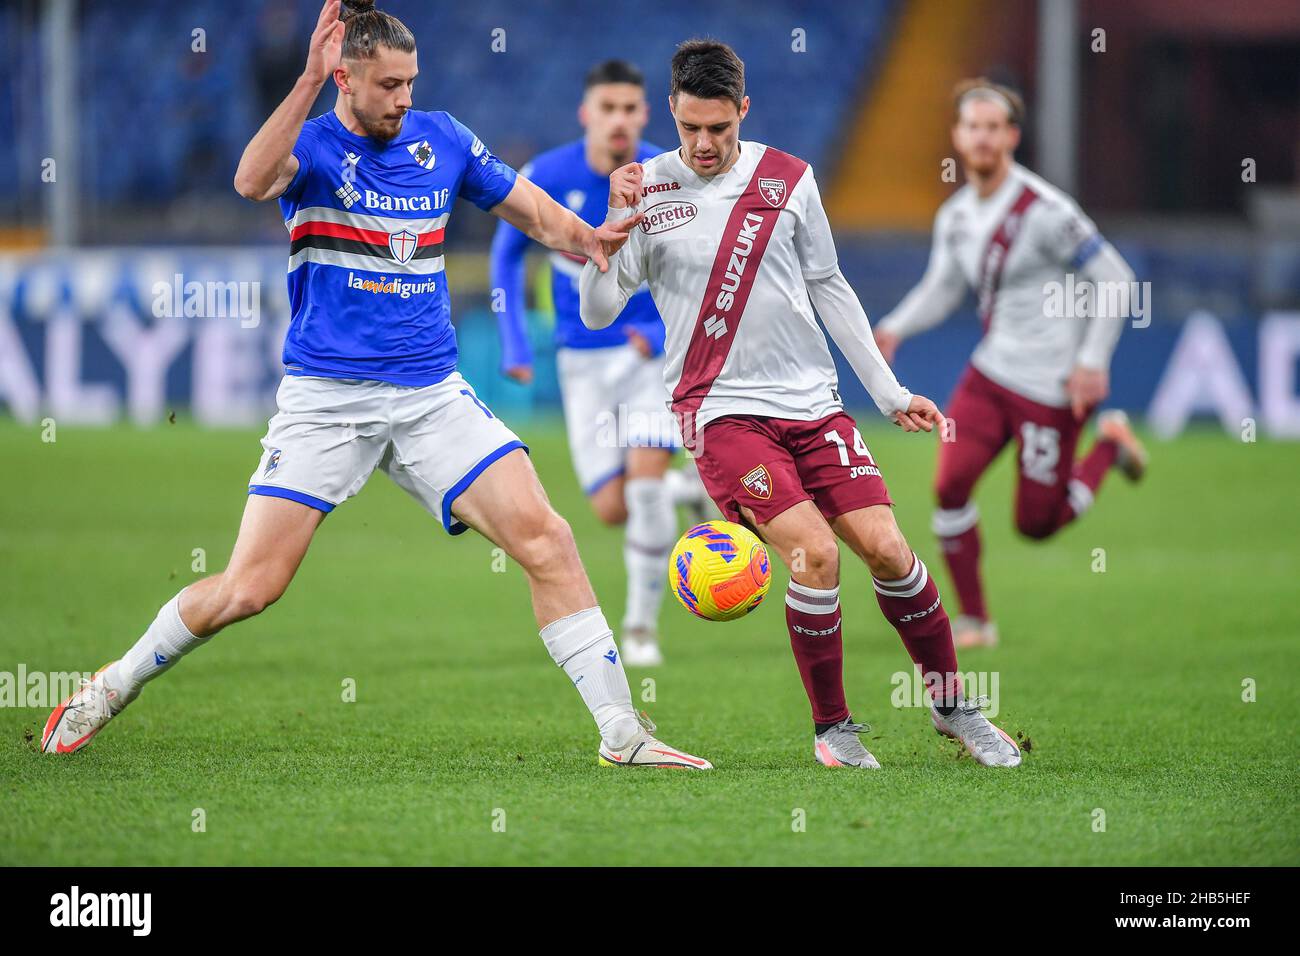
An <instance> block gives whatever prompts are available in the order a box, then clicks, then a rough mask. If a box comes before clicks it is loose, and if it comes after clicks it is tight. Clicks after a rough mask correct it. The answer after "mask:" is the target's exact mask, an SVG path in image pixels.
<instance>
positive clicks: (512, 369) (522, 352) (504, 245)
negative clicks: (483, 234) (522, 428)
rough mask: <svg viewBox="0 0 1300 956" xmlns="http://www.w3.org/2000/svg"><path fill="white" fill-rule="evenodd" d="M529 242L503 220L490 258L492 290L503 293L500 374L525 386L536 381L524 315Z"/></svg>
mask: <svg viewBox="0 0 1300 956" xmlns="http://www.w3.org/2000/svg"><path fill="white" fill-rule="evenodd" d="M529 241H530V240H529V239H528V237H527V236H525V235H524V234H523V233H522V232H520V231H519V230H518V229H516V228H515V227H514V226H512V225H510V223H508V222H506V221H505V220H502V221H501V222H498V223H497V231H496V235H495V236H493V238H492V252H491V255H490V257H489V259H488V262H489V267H488V274H489V282H490V288H492V289H494V290H500V294H501V311H500V312H498V313H497V334H498V335H499V336H500V339H501V372H502V374H504V375H505V376H506V377H507V378H511V379H513V380H514V381H516V382H521V383H522V384H524V385H527V384H529V383H530V382H532V380H533V350H532V348H531V346H530V345H529V344H528V322H527V318H526V316H525V314H524V253H525V251H526V250H527V248H528V244H529ZM494 294H495V293H494Z"/></svg>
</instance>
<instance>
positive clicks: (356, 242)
mask: <svg viewBox="0 0 1300 956" xmlns="http://www.w3.org/2000/svg"><path fill="white" fill-rule="evenodd" d="M339 13H340V3H339V0H329V2H327V3H326V4H325V6H324V7H323V8H322V10H321V15H320V20H319V22H318V24H317V27H316V30H315V33H314V34H313V35H312V39H311V47H310V52H309V54H308V58H307V67H306V70H305V72H304V73H303V75H302V77H301V79H300V80H299V81H298V83H297V84H296V85H295V86H294V88H293V90H292V92H290V94H289V96H288V97H287V98H286V99H285V100H284V102H283V103H281V104H280V106H279V107H278V108H277V109H276V110H275V112H274V113H272V114H271V117H270V119H268V120H267V121H266V123H265V124H264V125H263V126H262V128H261V129H260V130H259V131H258V133H257V135H256V136H254V137H253V139H252V141H251V142H250V143H249V144H248V147H247V148H246V149H245V150H244V155H243V157H242V159H241V160H240V163H239V169H238V171H237V172H236V174H235V188H236V189H237V190H238V191H239V192H240V193H241V194H242V195H243V196H245V197H247V198H249V199H253V200H258V201H265V200H269V199H276V198H278V199H279V200H280V208H281V211H282V212H283V214H284V217H285V225H286V227H287V228H288V230H289V236H290V255H289V273H288V283H289V298H290V303H291V307H292V310H293V318H292V321H291V323H290V326H289V332H288V336H287V338H286V341H285V348H284V362H285V370H286V373H287V374H286V375H285V378H284V380H283V382H282V383H281V385H280V389H279V392H278V393H277V396H276V400H277V404H278V406H279V411H278V412H277V414H276V415H275V417H274V418H272V419H271V422H270V426H269V429H268V431H267V435H266V437H265V438H263V439H262V446H263V448H264V453H263V455H262V459H261V462H260V463H259V465H258V467H257V470H256V471H255V472H253V476H252V478H251V479H250V481H249V487H248V503H247V505H246V507H245V509H244V518H243V523H242V525H241V526H240V530H239V537H238V539H237V540H236V542H235V548H234V553H233V554H232V555H231V559H230V563H229V565H228V566H227V568H226V570H225V571H223V572H222V573H220V574H216V575H213V576H211V577H208V578H205V579H203V580H201V581H198V582H196V583H195V584H192V585H190V586H189V587H187V588H184V589H183V590H182V591H181V592H180V593H179V594H177V595H176V596H175V597H173V598H172V599H171V600H170V601H168V602H167V603H166V604H165V605H164V606H163V608H162V610H161V611H159V612H158V615H157V618H156V619H155V620H154V622H153V623H152V624H151V625H150V626H149V628H148V630H147V631H146V632H145V634H144V636H143V637H141V638H140V639H139V641H137V642H136V643H135V645H134V646H132V647H131V648H130V649H129V650H128V651H127V652H126V654H125V655H124V656H123V657H122V659H121V660H118V661H115V662H113V663H112V664H110V665H108V666H107V667H106V668H104V669H102V670H101V671H99V672H98V673H97V674H96V675H95V676H94V678H93V679H92V680H90V681H88V682H87V683H86V684H85V685H84V686H83V687H82V688H81V689H80V690H79V691H78V692H77V693H75V694H73V695H72V697H70V698H69V699H68V700H67V701H65V702H64V703H63V704H62V705H60V706H59V707H58V708H57V709H56V710H55V711H54V713H53V714H51V715H50V719H49V721H48V722H47V723H46V727H45V732H44V735H43V738H42V749H43V750H44V751H46V752H55V753H70V752H72V751H75V750H78V749H80V748H81V747H84V746H85V745H86V744H87V743H88V742H89V741H90V739H91V738H92V737H94V736H95V734H97V733H98V732H99V731H100V730H101V729H102V728H103V727H104V725H105V724H107V722H108V721H109V720H111V719H112V718H113V717H115V716H117V715H118V714H120V713H121V712H122V709H123V708H124V707H126V706H127V705H128V704H129V703H130V702H131V701H132V700H134V699H135V697H136V696H137V695H138V694H139V693H140V690H141V688H142V687H143V685H144V684H145V683H146V682H148V681H150V680H153V679H154V678H156V677H158V675H160V674H162V673H163V672H165V671H166V670H168V669H170V668H171V667H173V666H174V665H175V664H176V662H177V661H178V660H179V659H180V658H181V657H183V656H184V655H185V654H187V653H189V652H190V651H192V650H194V649H195V648H196V647H199V646H200V645H202V644H203V643H204V642H206V641H207V640H208V639H209V638H210V637H211V636H212V635H214V634H216V633H217V632H218V631H220V630H221V629H222V628H224V627H226V626H227V625H229V624H233V623H235V622H236V621H240V620H243V619H245V618H248V617H251V616H253V615H255V614H258V613H260V612H261V611H262V610H263V609H264V608H266V607H267V606H268V605H270V604H271V603H273V602H274V601H276V600H277V599H278V598H279V597H280V595H281V594H283V593H284V590H285V589H286V588H287V587H288V585H289V581H290V580H291V579H292V578H293V575H294V572H295V571H296V570H297V568H298V565H299V563H300V562H301V561H302V559H303V557H304V555H305V554H306V552H307V547H308V545H309V544H310V542H311V540H312V537H313V535H314V534H315V532H316V529H317V528H318V527H319V526H320V524H321V522H322V521H323V520H324V518H325V516H326V515H327V514H328V513H329V512H331V511H332V510H333V509H334V508H335V507H336V506H337V505H339V504H341V503H342V502H343V501H344V500H346V499H347V498H350V497H352V496H353V495H355V494H356V493H357V492H359V491H360V490H361V487H362V486H363V485H364V484H365V483H366V480H367V479H368V478H369V477H370V475H371V473H372V472H373V471H375V470H376V469H377V468H378V469H382V470H383V471H384V472H385V473H387V474H388V476H389V477H390V478H392V479H393V481H394V482H396V483H397V485H398V486H400V487H401V488H402V489H403V490H405V491H406V492H407V493H408V494H410V495H411V497H412V498H414V499H415V500H416V501H417V502H418V503H419V504H420V505H421V506H422V507H423V508H425V510H427V511H428V512H429V513H430V514H431V515H433V516H434V517H436V518H438V519H439V520H440V521H441V522H442V524H443V526H444V527H445V528H446V530H447V531H448V532H450V533H451V534H459V533H460V532H463V531H465V530H466V529H467V528H474V529H475V530H477V531H478V532H479V533H481V534H482V535H484V536H485V537H487V538H489V539H490V540H492V541H493V542H495V543H496V544H498V545H499V546H500V547H502V548H503V549H504V550H505V551H506V552H507V553H508V554H509V555H510V556H511V557H513V558H514V559H515V560H516V561H517V562H518V563H519V565H520V566H521V567H522V568H523V570H524V573H525V575H526V577H527V579H528V584H529V588H530V590H531V592H532V603H533V611H534V613H535V615H536V618H537V623H538V626H539V627H540V628H541V637H542V641H543V643H544V644H545V646H546V649H547V650H548V651H549V652H550V654H551V657H552V658H553V659H554V660H555V662H556V663H557V664H559V665H560V667H562V668H563V670H564V672H565V673H566V674H567V675H568V677H569V679H570V680H572V681H573V683H574V684H575V685H576V687H577V690H578V693H579V695H580V696H581V697H582V700H583V702H584V703H586V705H587V707H588V708H589V709H590V711H591V714H592V717H593V718H594V719H595V722H596V726H597V729H598V731H599V733H600V738H601V743H600V750H599V757H600V761H601V762H602V763H604V764H608V765H614V766H674V767H687V768H698V769H706V768H708V767H709V766H710V764H709V763H708V761H705V760H701V759H700V758H698V757H693V756H691V755H689V754H683V753H680V752H678V751H676V750H673V749H672V748H669V747H666V746H664V745H663V744H662V743H660V742H659V741H658V740H656V739H655V738H654V737H652V736H651V735H650V731H652V730H653V729H654V727H653V725H652V724H649V723H648V721H647V722H646V724H645V725H644V726H643V725H642V723H641V722H640V721H639V720H638V718H637V716H636V712H635V711H634V710H633V707H632V700H631V694H630V692H629V690H628V684H627V678H626V676H625V675H624V673H623V667H622V663H621V661H620V659H619V654H618V649H617V647H616V646H615V644H614V638H613V634H612V632H611V631H610V629H609V626H608V625H607V624H606V623H605V618H604V616H603V614H602V613H601V610H600V607H599V606H598V605H597V603H596V597H595V595H594V594H593V593H592V589H591V584H590V583H589V582H588V580H587V576H586V572H585V571H584V570H583V567H582V562H581V561H580V559H579V557H578V552H577V549H576V548H575V546H574V543H573V537H572V535H571V533H570V531H569V526H568V525H567V524H566V523H565V521H564V519H563V518H561V517H560V516H559V515H557V514H556V513H555V512H554V511H552V510H551V508H550V505H549V504H548V503H547V499H546V495H545V493H544V492H543V490H542V486H541V484H540V483H539V482H538V480H537V474H536V472H535V471H534V470H533V468H532V466H531V464H530V463H529V460H528V456H527V454H526V449H525V448H524V445H523V443H522V442H521V441H520V440H519V439H518V438H517V437H516V436H515V435H514V433H513V432H511V431H510V429H509V428H507V427H506V426H505V425H504V424H503V423H502V422H501V420H500V419H499V418H497V417H496V416H495V415H493V414H492V412H491V410H489V409H488V408H487V406H486V405H484V404H483V403H482V402H481V401H479V399H478V398H477V396H475V394H474V390H473V388H471V387H470V385H469V383H468V382H467V381H465V379H464V378H462V377H461V376H460V374H459V373H458V372H457V371H456V338H455V333H454V331H453V329H452V325H451V320H450V300H449V298H448V295H447V286H446V282H445V280H444V273H443V258H442V253H443V250H442V241H443V230H444V229H445V228H446V225H447V220H448V218H449V215H450V210H451V206H452V203H453V202H454V201H455V199H456V197H457V196H462V197H464V198H466V199H468V200H469V201H470V202H473V203H474V204H475V205H476V206H478V207H479V208H480V209H484V210H487V211H490V212H492V213H493V214H494V215H497V216H500V217H501V218H503V219H505V220H506V221H508V222H511V223H513V224H514V225H515V226H516V227H517V228H519V229H521V230H523V231H524V232H526V233H527V234H528V235H530V236H533V237H534V238H536V239H537V240H538V241H539V242H542V243H544V244H546V245H549V246H551V247H553V248H556V249H562V250H564V251H566V252H570V253H574V254H582V255H590V256H592V257H593V258H594V259H595V260H596V261H597V262H598V263H600V264H601V265H602V266H604V265H605V263H606V260H605V258H604V255H603V253H602V251H601V248H600V246H599V239H600V238H601V237H602V236H604V237H605V238H612V237H614V236H616V235H617V234H618V233H617V232H616V231H615V230H611V229H608V228H604V227H602V229H601V230H592V228H591V227H590V226H588V225H587V224H586V223H584V222H582V221H581V220H580V219H578V217H577V216H575V215H574V214H573V213H571V212H569V211H568V210H566V209H564V208H563V207H562V206H560V205H558V204H557V203H555V202H554V201H553V200H551V199H550V198H549V197H548V196H547V195H546V194H545V193H543V192H542V191H541V190H540V189H538V188H537V187H536V186H534V185H532V184H531V183H530V182H528V180H527V179H526V178H524V177H523V176H519V175H517V174H516V173H515V171H514V170H512V169H511V168H510V167H509V166H506V165H505V164H504V163H502V162H501V161H500V160H498V159H497V158H496V157H495V156H493V155H492V153H491V152H489V151H488V150H487V149H486V147H485V146H484V145H483V143H482V142H480V141H479V140H478V139H477V138H476V137H475V136H474V134H473V133H471V132H470V131H469V130H468V129H466V128H465V127H464V126H462V125H461V124H460V123H459V122H457V121H456V120H455V119H454V118H452V117H451V116H450V115H448V114H447V113H426V112H422V111H418V110H413V109H411V92H412V88H413V86H414V83H415V77H416V73H417V72H418V71H417V67H416V52H415V38H414V37H413V36H412V35H411V32H410V31H409V30H408V29H407V28H406V26H405V25H403V24H402V23H401V21H399V20H397V19H396V18H395V17H393V16H391V15H389V14H387V13H384V12H382V11H379V10H376V9H374V6H373V3H372V2H371V0H349V2H348V3H347V4H346V9H345V10H344V19H343V20H342V21H341V20H340V19H339ZM331 78H332V79H333V81H334V83H335V85H336V86H337V87H338V97H337V99H336V102H335V105H334V109H333V110H331V111H330V112H328V113H325V114H323V115H321V116H318V117H316V118H315V119H312V120H310V121H307V112H308V110H309V109H310V108H311V105H312V103H313V102H315V100H316V97H317V95H318V94H319V92H320V89H321V87H322V86H323V85H324V84H325V82H326V81H327V80H329V79H331Z"/></svg>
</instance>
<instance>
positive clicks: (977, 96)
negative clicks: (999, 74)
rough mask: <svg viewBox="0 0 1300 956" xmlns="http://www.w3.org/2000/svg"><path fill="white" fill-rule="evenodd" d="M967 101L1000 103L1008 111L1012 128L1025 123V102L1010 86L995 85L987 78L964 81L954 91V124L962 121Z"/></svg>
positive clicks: (981, 77) (979, 77) (980, 77)
mask: <svg viewBox="0 0 1300 956" xmlns="http://www.w3.org/2000/svg"><path fill="white" fill-rule="evenodd" d="M967 100H989V101H991V102H994V103H999V104H1001V105H1002V106H1003V108H1005V109H1006V111H1007V119H1008V120H1009V121H1010V123H1011V125H1012V126H1019V125H1021V124H1022V123H1023V122H1024V121H1025V101H1024V100H1023V99H1021V97H1020V94H1019V93H1017V92H1016V91H1015V90H1013V89H1012V88H1011V87H1009V86H1003V85H1002V84H1001V83H994V82H993V81H992V80H990V79H989V78H988V77H986V76H976V77H972V78H971V79H969V80H962V81H961V82H960V83H958V84H957V85H956V86H954V87H953V90H952V113H953V122H954V123H956V122H957V121H959V120H960V119H961V108H962V106H963V105H964V104H965V103H966V101H967Z"/></svg>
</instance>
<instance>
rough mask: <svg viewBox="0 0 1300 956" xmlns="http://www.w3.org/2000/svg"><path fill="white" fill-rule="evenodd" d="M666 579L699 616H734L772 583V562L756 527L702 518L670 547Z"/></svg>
mask: <svg viewBox="0 0 1300 956" xmlns="http://www.w3.org/2000/svg"><path fill="white" fill-rule="evenodd" d="M668 585H669V587H670V588H671V589H672V592H673V594H675V595H676V596H677V600H678V601H680V602H681V604H682V607H684V608H686V610H688V611H690V612H691V613H692V614H694V615H696V616H697V617H702V618H704V619H705V620H706V621H734V620H735V619H736V618H738V617H744V616H745V615H746V614H748V613H749V612H750V611H752V610H754V608H756V607H758V605H759V604H761V603H762V601H763V596H764V595H765V594H767V589H768V588H770V587H771V586H772V565H771V562H770V561H769V560H768V556H767V548H766V547H764V546H763V542H762V541H759V540H758V538H757V536H755V534H754V532H752V531H750V530H749V529H748V528H746V527H744V526H743V525H738V524H733V523H732V522H730V521H706V522H704V523H703V524H697V525H696V526H695V527H694V528H691V529H690V530H689V531H687V532H686V533H685V534H684V535H682V536H681V539H680V540H679V541H678V542H677V547H675V548H673V554H672V557H671V558H669V559H668Z"/></svg>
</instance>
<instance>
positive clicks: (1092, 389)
mask: <svg viewBox="0 0 1300 956" xmlns="http://www.w3.org/2000/svg"><path fill="white" fill-rule="evenodd" d="M1098 238H1100V237H1098ZM1082 273H1083V278H1084V279H1086V280H1087V281H1089V282H1092V283H1093V288H1095V289H1113V290H1115V293H1116V296H1115V305H1116V308H1115V310H1114V314H1113V315H1112V314H1106V315H1096V314H1094V315H1091V316H1089V318H1088V327H1087V329H1086V331H1085V332H1084V334H1083V341H1081V342H1080V343H1079V351H1078V354H1077V355H1076V357H1075V367H1074V370H1073V371H1072V372H1071V373H1070V378H1069V379H1068V380H1067V381H1066V383H1065V390H1066V392H1067V393H1068V394H1069V396H1070V408H1071V410H1072V411H1073V412H1074V417H1075V418H1076V419H1078V420H1079V421H1083V420H1084V419H1085V418H1087V417H1088V414H1089V413H1090V412H1091V411H1092V409H1093V408H1095V407H1096V406H1097V405H1100V404H1101V403H1102V402H1103V401H1105V399H1106V396H1107V395H1109V394H1110V360H1111V356H1112V355H1114V354H1115V346H1116V345H1118V344H1119V337H1120V335H1121V333H1123V331H1124V323H1125V322H1127V321H1128V318H1129V317H1130V316H1132V315H1133V308H1132V303H1131V301H1130V299H1131V293H1132V289H1133V280H1134V275H1133V270H1132V269H1131V268H1130V267H1129V264H1128V263H1127V262H1125V261H1124V257H1123V256H1121V255H1120V254H1119V252H1117V251H1116V249H1115V247H1114V246H1112V245H1111V244H1110V243H1108V242H1103V243H1102V245H1101V247H1100V248H1099V249H1098V250H1097V252H1096V253H1095V254H1094V255H1093V256H1092V258H1091V259H1089V260H1088V262H1087V264H1086V265H1085V266H1084V267H1083V269H1082ZM1103 298H1105V299H1106V300H1107V302H1108V303H1109V302H1110V301H1111V297H1110V296H1109V295H1107V296H1101V295H1095V296H1093V309H1094V312H1095V311H1096V307H1097V304H1098V303H1100V302H1101V301H1102V299H1103Z"/></svg>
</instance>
